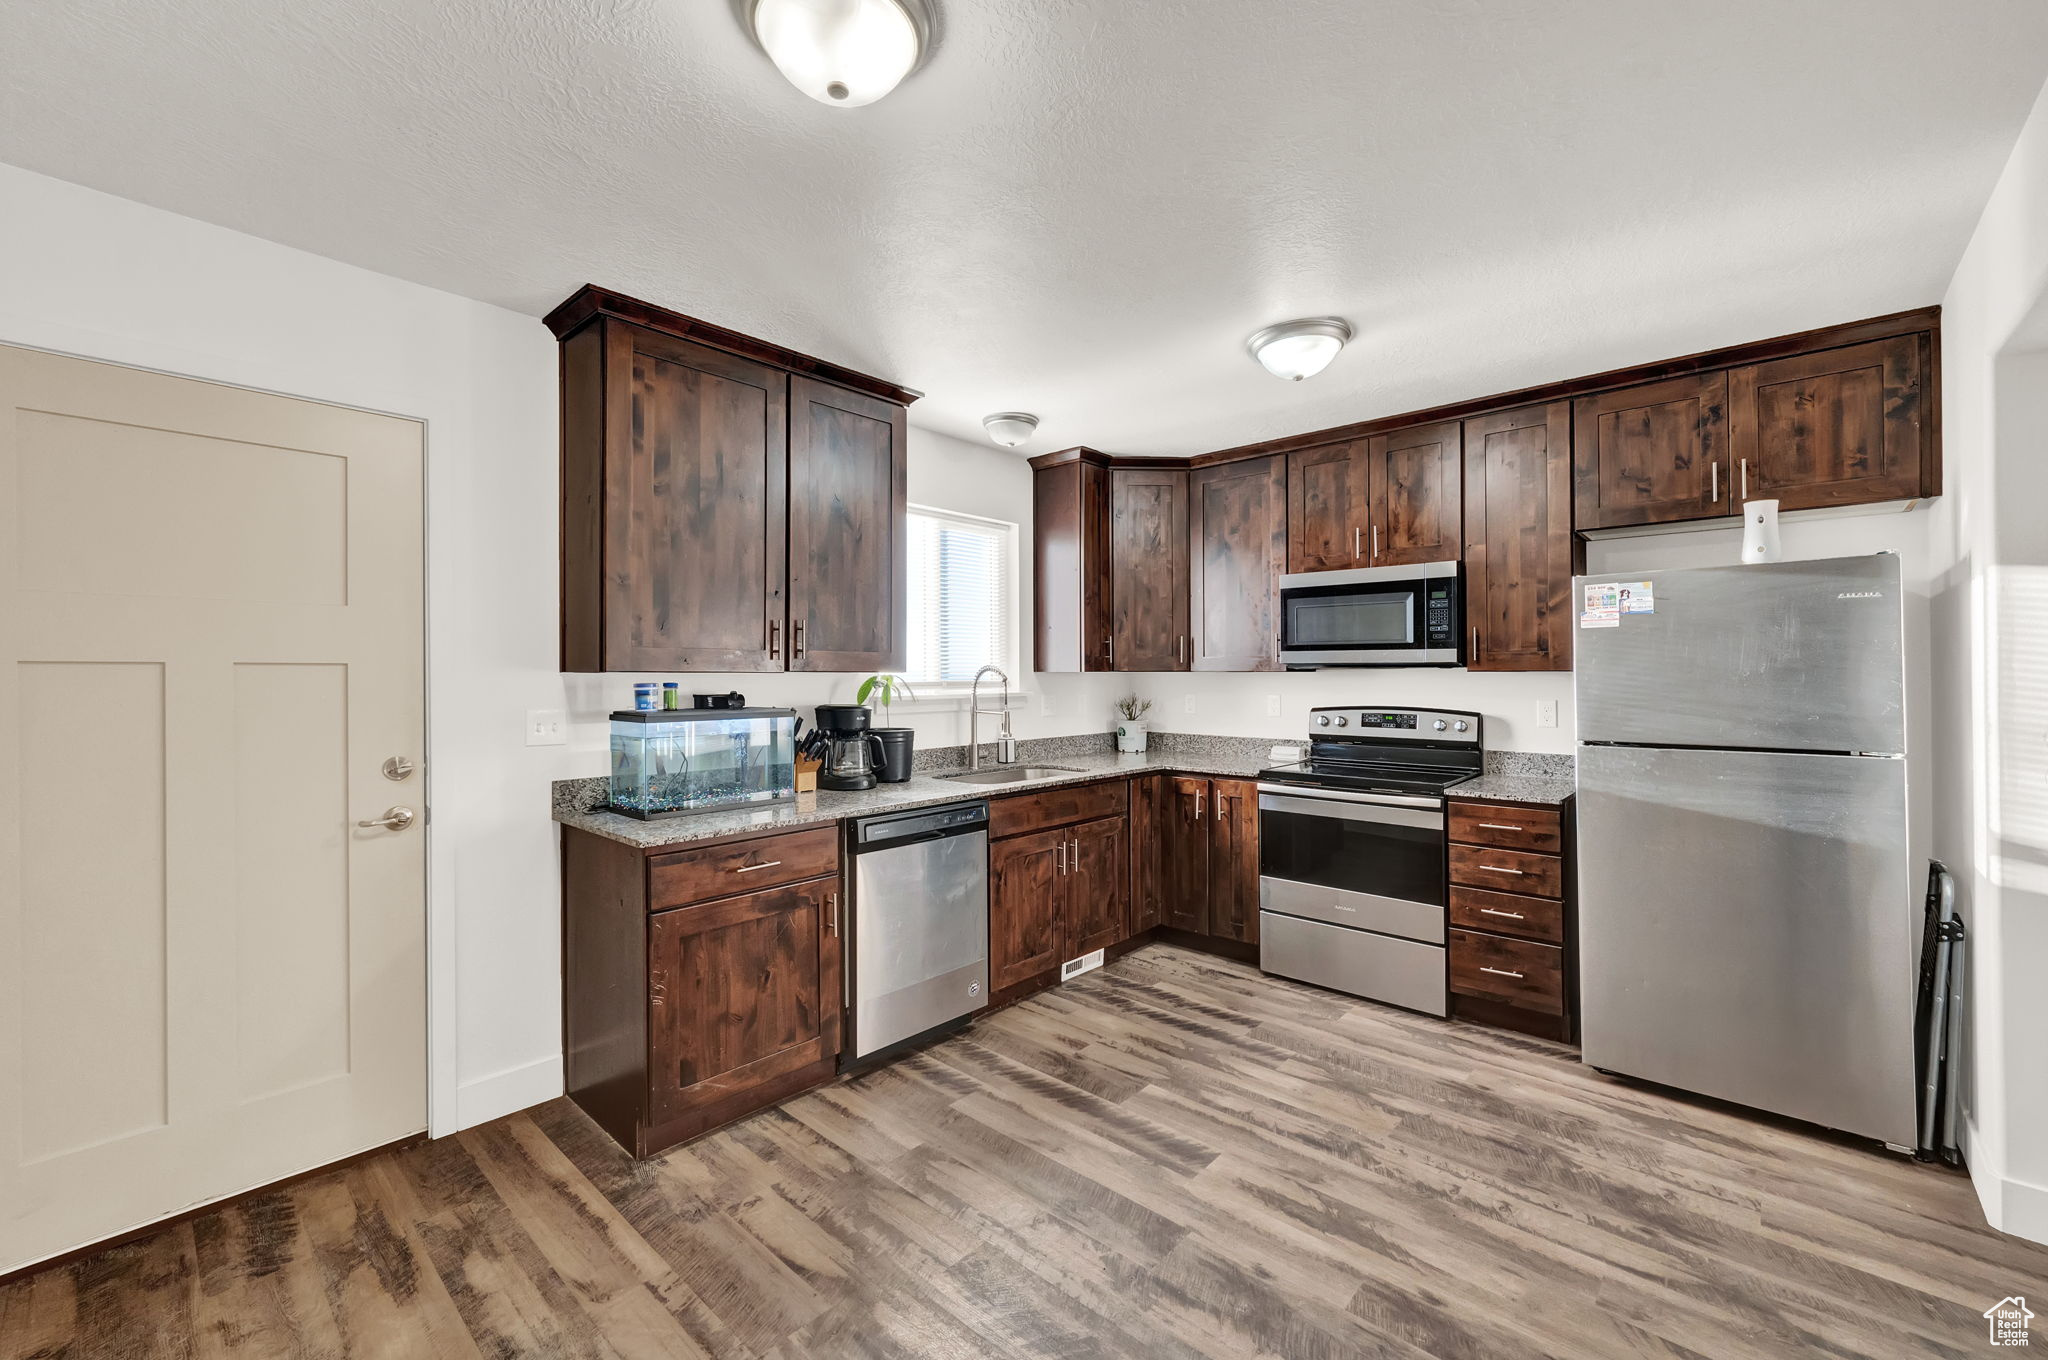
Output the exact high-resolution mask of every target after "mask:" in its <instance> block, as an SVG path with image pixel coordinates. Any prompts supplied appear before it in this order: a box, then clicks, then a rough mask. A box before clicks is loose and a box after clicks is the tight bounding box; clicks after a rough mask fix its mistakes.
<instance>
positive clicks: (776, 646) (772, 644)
mask: <svg viewBox="0 0 2048 1360" xmlns="http://www.w3.org/2000/svg"><path fill="white" fill-rule="evenodd" d="M768 659H769V660H770V661H780V660H781V659H782V620H781V619H770V620H768Z"/></svg>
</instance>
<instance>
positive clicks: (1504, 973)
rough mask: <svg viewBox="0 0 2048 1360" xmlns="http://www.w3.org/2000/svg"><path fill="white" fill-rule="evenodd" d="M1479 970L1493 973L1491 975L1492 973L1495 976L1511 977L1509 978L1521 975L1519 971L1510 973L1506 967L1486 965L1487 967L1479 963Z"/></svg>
mask: <svg viewBox="0 0 2048 1360" xmlns="http://www.w3.org/2000/svg"><path fill="white" fill-rule="evenodd" d="M1479 971H1480V972H1482V973H1491V974H1493V975H1494V976H1495V977H1511V978H1519V977H1521V976H1522V975H1521V974H1520V973H1510V972H1509V971H1508V970H1507V969H1505V968H1488V967H1487V966H1486V965H1485V964H1481V965H1480V966H1479Z"/></svg>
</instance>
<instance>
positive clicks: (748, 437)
mask: <svg viewBox="0 0 2048 1360" xmlns="http://www.w3.org/2000/svg"><path fill="white" fill-rule="evenodd" d="M547 324H548V326H549V327H550V328H551V329H552V330H553V331H554V332H555V334H556V336H557V337H558V338H559V339H560V341H561V381H562V451H561V516H562V517H561V555H562V556H561V665H562V669H563V670H565V671H666V672H687V671H739V672H746V671H783V670H829V671H861V670H888V669H894V668H898V667H901V666H902V665H903V663H904V659H905V653H906V648H907V623H906V619H905V608H906V594H905V588H906V579H907V574H908V566H909V559H908V553H907V544H906V541H905V528H904V525H905V499H906V491H907V467H906V449H905V441H904V427H905V408H906V406H907V405H908V404H909V403H910V402H911V401H914V400H916V398H917V395H918V394H917V393H915V392H912V391H910V390H909V389H907V388H902V387H898V386H896V385H894V384H892V383H886V382H883V381H881V380H879V379H875V378H870V377H868V376H866V375H864V374H860V373H856V372H854V371H853V370H851V369H843V368H839V367H837V366H836V365H832V364H827V363H824V362H823V361H820V360H816V359H812V358H810V357H808V356H805V355H801V354H797V353H795V352H793V351H789V350H784V349H781V348H780V347H778V346H774V345H770V344H768V343H766V342H764V341H759V340H754V339H751V338H749V337H747V336H743V335H739V334H737V333H736V332H733V331H728V330H725V329H723V328H722V327H718V326H713V325H710V324H709V323H706V322H703V321H699V320H696V319H695V318H693V317H687V316H683V315H681V314H679V313H675V312H669V311H665V310H663V309H661V308H658V307H653V306H651V305H649V304H647V303H643V302H638V301H636V300H634V299H632V298H627V297H623V296H621V295H619V294H616V293H611V292H607V291H606V290H603V289H598V288H584V289H582V290H580V291H579V292H577V293H576V295H575V296H573V297H571V298H570V299H569V300H568V301H567V302H564V303H563V304H562V305H561V306H560V307H558V308H556V309H555V310H554V311H553V312H552V313H550V314H549V316H548V318H547Z"/></svg>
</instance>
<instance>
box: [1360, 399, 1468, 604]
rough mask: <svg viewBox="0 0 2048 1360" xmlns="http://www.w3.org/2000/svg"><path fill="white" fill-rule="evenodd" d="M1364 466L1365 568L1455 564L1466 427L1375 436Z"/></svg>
mask: <svg viewBox="0 0 2048 1360" xmlns="http://www.w3.org/2000/svg"><path fill="white" fill-rule="evenodd" d="M1366 464H1367V468H1368V471H1369V472H1370V474H1371V482H1370V490H1369V492H1368V495H1369V498H1370V500H1371V502H1372V514H1371V517H1370V520H1371V525H1370V527H1369V528H1368V529H1367V530H1366V545H1365V547H1366V562H1367V564H1368V565H1370V566H1375V567H1399V566H1414V565H1417V564H1418V563H1423V562H1455V561H1457V560H1458V539H1459V535H1460V534H1461V533H1463V532H1464V525H1463V503H1462V496H1461V487H1462V486H1463V483H1464V477H1465V467H1464V464H1465V458H1464V427H1463V426H1462V425H1460V424H1459V423H1458V422H1457V421H1455V420H1451V421H1441V422H1439V423H1437V424H1435V425H1417V426H1415V427H1414V428H1413V429H1407V430H1395V431H1393V432H1392V433H1390V434H1376V435H1374V436H1373V437H1372V438H1371V439H1370V440H1368V441H1367V443H1366Z"/></svg>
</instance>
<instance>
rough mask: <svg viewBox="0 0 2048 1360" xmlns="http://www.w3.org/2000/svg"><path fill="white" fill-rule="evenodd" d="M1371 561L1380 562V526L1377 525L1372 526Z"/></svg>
mask: <svg viewBox="0 0 2048 1360" xmlns="http://www.w3.org/2000/svg"><path fill="white" fill-rule="evenodd" d="M1372 560H1373V561H1375V562H1377V561H1379V560H1380V526H1379V525H1377V524H1375V525H1373V526H1372Z"/></svg>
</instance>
